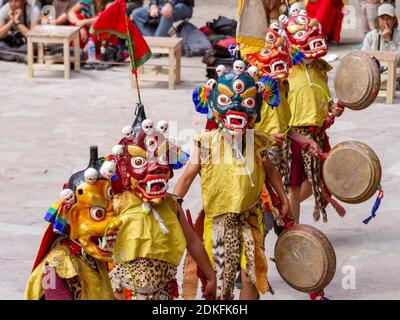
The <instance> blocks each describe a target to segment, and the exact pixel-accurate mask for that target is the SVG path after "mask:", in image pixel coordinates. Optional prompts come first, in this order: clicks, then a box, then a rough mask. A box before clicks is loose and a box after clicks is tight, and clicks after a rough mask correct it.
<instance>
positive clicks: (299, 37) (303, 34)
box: [293, 30, 307, 40]
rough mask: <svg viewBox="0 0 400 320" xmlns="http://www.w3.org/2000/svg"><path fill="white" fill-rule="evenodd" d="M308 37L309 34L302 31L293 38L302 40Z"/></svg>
mask: <svg viewBox="0 0 400 320" xmlns="http://www.w3.org/2000/svg"><path fill="white" fill-rule="evenodd" d="M306 35H307V33H306V32H305V31H304V30H300V31H297V32H296V33H295V34H294V35H293V38H295V39H296V40H300V39H303V38H304V37H305V36H306Z"/></svg>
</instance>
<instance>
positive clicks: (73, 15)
mask: <svg viewBox="0 0 400 320" xmlns="http://www.w3.org/2000/svg"><path fill="white" fill-rule="evenodd" d="M111 2H113V1H112V0H79V2H77V3H76V4H75V5H74V6H73V7H72V8H71V10H70V11H69V12H68V20H69V22H70V24H71V25H74V26H78V27H81V29H80V46H81V49H83V51H84V52H86V51H87V49H86V45H87V43H88V40H89V37H90V38H92V39H93V42H94V43H95V45H96V53H97V55H99V54H100V48H101V45H102V44H101V42H100V41H99V40H98V39H97V37H96V36H95V35H92V34H89V29H90V26H91V25H92V24H93V23H94V22H95V21H96V19H97V15H99V14H100V13H101V12H103V11H104V9H105V8H106V6H107V5H108V4H110V3H111ZM110 43H111V44H114V45H118V43H119V42H118V38H117V37H116V36H111V37H110V39H108V42H107V45H108V44H110Z"/></svg>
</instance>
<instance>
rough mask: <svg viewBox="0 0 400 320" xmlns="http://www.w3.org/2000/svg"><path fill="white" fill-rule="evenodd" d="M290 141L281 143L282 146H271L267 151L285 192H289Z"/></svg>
mask: <svg viewBox="0 0 400 320" xmlns="http://www.w3.org/2000/svg"><path fill="white" fill-rule="evenodd" d="M290 144H291V142H290V140H286V141H284V142H283V144H282V146H273V147H272V148H271V149H269V150H268V157H269V158H270V159H271V162H272V164H273V165H274V167H275V168H276V170H277V171H278V172H279V174H280V175H281V177H282V184H283V186H284V187H285V191H286V192H288V191H289V185H290V171H291V159H292V149H291V147H290Z"/></svg>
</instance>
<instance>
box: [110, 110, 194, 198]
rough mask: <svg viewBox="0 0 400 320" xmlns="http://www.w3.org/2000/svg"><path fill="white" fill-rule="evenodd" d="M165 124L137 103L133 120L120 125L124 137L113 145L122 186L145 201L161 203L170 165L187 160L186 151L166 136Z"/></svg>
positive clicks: (113, 155)
mask: <svg viewBox="0 0 400 320" xmlns="http://www.w3.org/2000/svg"><path fill="white" fill-rule="evenodd" d="M168 127H169V124H168V122H167V121H164V120H160V121H158V122H157V123H155V122H154V121H153V120H151V119H148V118H147V117H146V115H145V113H144V108H143V106H139V108H138V112H137V116H136V119H135V122H134V124H133V125H132V126H126V127H124V128H123V134H124V138H123V139H122V140H121V141H120V143H119V144H118V145H116V146H114V147H113V148H112V157H111V158H112V159H113V160H114V161H115V162H116V166H117V175H118V176H119V178H120V179H121V180H122V181H123V188H124V189H133V190H134V191H135V194H136V195H137V196H138V197H139V198H141V199H142V200H143V201H144V202H150V203H160V202H161V201H162V200H163V199H164V198H165V196H166V192H167V188H168V180H169V179H170V178H171V177H172V176H173V169H179V168H181V167H182V166H183V165H184V164H186V162H187V161H188V160H189V155H188V154H187V153H185V152H184V151H182V150H181V149H180V148H179V147H178V146H176V145H175V144H174V143H173V142H172V140H170V139H168V138H167V131H168ZM128 128H129V130H128ZM125 133H127V134H128V135H129V136H127V135H126V134H125Z"/></svg>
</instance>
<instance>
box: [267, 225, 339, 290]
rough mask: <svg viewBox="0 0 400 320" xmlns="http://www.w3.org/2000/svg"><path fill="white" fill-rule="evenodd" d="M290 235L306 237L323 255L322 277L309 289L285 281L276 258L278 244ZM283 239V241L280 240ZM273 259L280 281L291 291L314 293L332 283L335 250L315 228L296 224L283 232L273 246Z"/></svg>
mask: <svg viewBox="0 0 400 320" xmlns="http://www.w3.org/2000/svg"><path fill="white" fill-rule="evenodd" d="M291 233H293V234H297V235H299V234H302V235H303V236H306V237H307V238H308V239H311V241H312V242H313V243H316V244H319V246H317V247H319V249H320V252H321V253H323V263H324V266H323V267H324V270H323V275H325V276H323V277H321V278H320V279H319V280H318V282H317V283H316V284H315V285H313V286H311V287H300V286H297V285H296V284H294V283H292V282H290V281H289V280H288V279H286V278H285V277H284V276H283V274H282V269H281V267H280V263H279V258H278V254H277V253H278V249H279V244H280V243H281V242H282V241H283V240H284V239H285V238H287V237H288V235H290V234H291ZM282 239H283V240H282ZM274 253H275V259H276V269H277V271H278V273H279V275H280V276H281V277H282V279H283V280H284V281H285V282H286V283H287V284H288V285H289V286H290V287H292V288H293V289H296V290H298V291H300V292H305V293H310V292H315V291H320V290H323V289H324V288H325V287H327V286H328V285H329V283H330V282H331V281H332V279H333V277H334V275H335V273H336V253H335V249H334V248H333V245H332V243H331V242H330V240H329V238H328V237H327V236H326V235H325V234H324V233H323V232H322V231H320V230H318V229H317V228H314V227H312V226H310V225H307V224H297V225H294V226H293V227H292V228H291V229H290V230H285V231H284V232H282V234H281V235H280V236H279V238H278V240H277V241H276V244H275V250H274Z"/></svg>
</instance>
